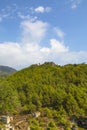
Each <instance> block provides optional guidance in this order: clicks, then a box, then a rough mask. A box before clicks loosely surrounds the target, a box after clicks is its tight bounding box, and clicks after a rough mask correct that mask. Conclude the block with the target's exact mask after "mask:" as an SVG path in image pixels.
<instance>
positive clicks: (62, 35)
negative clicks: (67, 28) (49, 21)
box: [54, 27, 66, 39]
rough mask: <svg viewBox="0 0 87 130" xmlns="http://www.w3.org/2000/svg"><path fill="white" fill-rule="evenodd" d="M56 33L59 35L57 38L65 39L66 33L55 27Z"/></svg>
mask: <svg viewBox="0 0 87 130" xmlns="http://www.w3.org/2000/svg"><path fill="white" fill-rule="evenodd" d="M54 32H55V33H56V34H57V36H58V37H59V38H61V39H63V38H64V37H65V35H66V34H65V33H64V32H63V31H62V30H61V29H60V28H58V27H54Z"/></svg>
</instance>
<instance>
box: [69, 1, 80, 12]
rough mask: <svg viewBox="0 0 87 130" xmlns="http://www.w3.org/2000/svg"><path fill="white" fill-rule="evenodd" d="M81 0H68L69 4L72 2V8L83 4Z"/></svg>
mask: <svg viewBox="0 0 87 130" xmlns="http://www.w3.org/2000/svg"><path fill="white" fill-rule="evenodd" d="M81 1H82V0H68V4H70V8H71V9H72V10H74V9H76V8H77V7H78V6H79V5H80V4H81Z"/></svg>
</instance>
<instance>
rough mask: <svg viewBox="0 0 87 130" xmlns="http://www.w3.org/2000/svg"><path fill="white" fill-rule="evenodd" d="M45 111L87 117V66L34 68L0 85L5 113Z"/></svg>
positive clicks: (43, 65) (9, 78) (50, 63)
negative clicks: (47, 109) (49, 110)
mask: <svg viewBox="0 0 87 130" xmlns="http://www.w3.org/2000/svg"><path fill="white" fill-rule="evenodd" d="M42 108H49V109H52V110H56V111H59V112H60V113H62V114H66V115H77V116H78V115H87V64H78V65H76V64H74V65H72V64H69V65H65V66H59V65H56V64H54V63H52V62H46V63H44V64H42V65H31V66H30V67H29V68H26V69H23V70H21V71H19V72H16V73H15V74H13V75H11V76H9V77H8V78H6V79H5V80H3V81H2V82H1V83H0V112H1V113H11V112H12V113H15V112H18V113H20V112H22V113H30V112H32V111H36V110H41V109H42Z"/></svg>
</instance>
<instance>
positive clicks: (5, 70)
mask: <svg viewBox="0 0 87 130" xmlns="http://www.w3.org/2000/svg"><path fill="white" fill-rule="evenodd" d="M14 72H16V70H15V69H13V68H11V67H9V66H2V65H0V77H7V76H8V75H10V74H13V73H14Z"/></svg>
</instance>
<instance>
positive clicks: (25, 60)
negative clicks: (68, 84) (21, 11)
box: [0, 20, 87, 69]
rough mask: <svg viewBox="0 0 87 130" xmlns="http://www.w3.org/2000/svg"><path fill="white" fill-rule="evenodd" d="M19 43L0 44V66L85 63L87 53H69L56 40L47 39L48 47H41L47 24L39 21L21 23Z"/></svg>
mask: <svg viewBox="0 0 87 130" xmlns="http://www.w3.org/2000/svg"><path fill="white" fill-rule="evenodd" d="M20 26H21V31H22V36H21V43H13V42H4V43H0V64H2V65H9V66H12V67H14V68H18V69H19V68H23V67H25V66H29V65H30V64H36V63H43V62H45V61H53V62H55V63H57V64H67V63H79V62H85V61H87V52H82V51H80V52H71V51H70V50H69V47H67V46H66V45H65V44H64V43H63V42H61V41H59V40H58V39H55V38H51V39H49V44H48V46H45V45H44V44H43V45H44V46H41V44H40V43H41V42H42V41H43V37H44V36H46V32H47V31H48V26H49V24H48V23H45V22H43V21H40V20H35V21H32V20H24V21H22V22H21V25H20Z"/></svg>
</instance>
